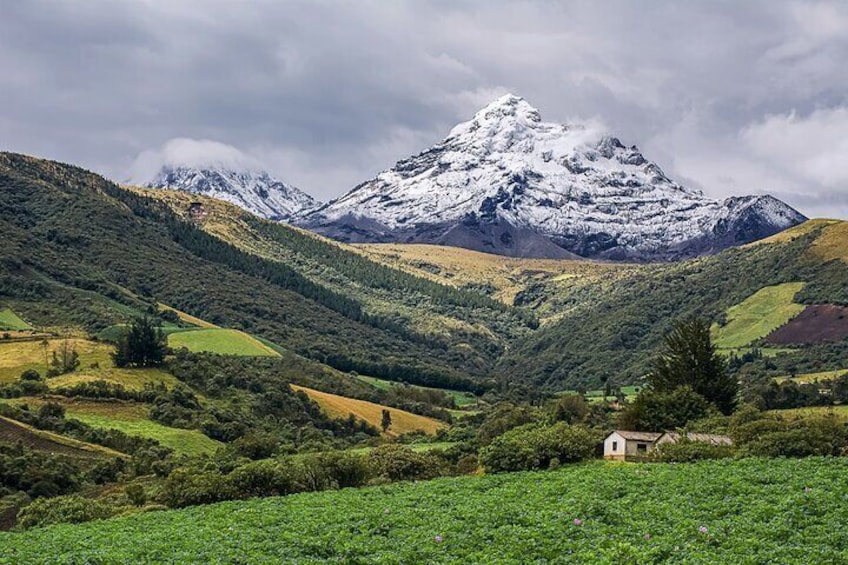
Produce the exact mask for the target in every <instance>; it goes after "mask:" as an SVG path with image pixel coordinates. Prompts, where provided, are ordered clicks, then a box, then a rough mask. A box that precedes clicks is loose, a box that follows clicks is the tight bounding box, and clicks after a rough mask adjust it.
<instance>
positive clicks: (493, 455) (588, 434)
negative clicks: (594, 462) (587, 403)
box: [480, 422, 601, 473]
mask: <svg viewBox="0 0 848 565" xmlns="http://www.w3.org/2000/svg"><path fill="white" fill-rule="evenodd" d="M600 441H601V438H600V436H599V435H598V434H596V433H595V432H593V431H592V430H589V429H588V428H586V427H583V426H572V425H569V424H566V423H565V422H558V423H556V424H554V425H552V426H540V425H538V424H528V425H524V426H521V427H518V428H515V429H513V430H510V431H508V432H506V433H505V434H503V435H502V436H500V437H498V438H495V440H494V441H493V442H492V443H491V444H489V445H488V446H487V447H485V448H483V450H482V451H481V452H480V460H481V462H482V464H483V466H484V467H485V468H486V470H487V471H492V472H495V473H497V472H503V471H525V470H529V469H546V468H548V467H550V466H551V462H552V461H554V460H556V461H557V463H556V464H555V465H559V464H562V463H574V462H577V461H582V460H584V459H589V458H590V457H592V455H593V454H594V452H595V447H596V446H597V445H598V443H599V442H600Z"/></svg>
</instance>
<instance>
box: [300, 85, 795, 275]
mask: <svg viewBox="0 0 848 565" xmlns="http://www.w3.org/2000/svg"><path fill="white" fill-rule="evenodd" d="M803 219H804V218H803V216H801V215H800V214H798V212H796V211H795V210H793V209H791V208H790V207H789V206H787V205H786V204H784V203H782V202H780V201H779V200H776V199H765V198H756V199H750V198H741V199H737V200H728V201H726V202H719V201H718V200H714V199H710V198H708V197H707V196H705V195H704V194H703V193H702V192H700V191H698V190H693V189H691V188H686V187H684V186H682V185H680V184H678V183H677V182H675V181H673V180H672V179H670V178H669V177H668V176H666V174H665V173H663V171H662V169H661V168H660V167H659V166H658V165H657V164H656V163H652V162H650V161H649V160H648V159H647V158H646V157H645V156H644V155H642V153H641V152H640V151H639V149H638V148H637V147H636V146H635V145H631V146H627V145H625V144H623V143H622V142H621V141H620V140H619V139H618V138H617V137H614V136H612V135H608V134H606V132H604V131H603V130H602V128H599V127H595V126H594V125H593V124H592V123H591V122H585V123H583V122H576V123H574V124H571V125H564V124H559V123H549V122H543V121H541V115H540V114H539V111H538V110H537V109H536V108H534V107H533V106H531V105H530V104H529V103H527V101H526V100H524V99H523V98H521V97H520V96H516V95H514V94H507V95H504V96H501V97H500V98H498V99H497V100H495V101H494V102H492V103H490V104H489V105H487V106H486V107H484V108H483V109H481V110H480V111H478V112H477V113H476V114H475V115H474V117H473V118H472V119H471V120H469V121H467V122H463V123H461V124H459V125H457V126H456V127H454V128H453V129H452V130H451V132H450V134H449V135H448V137H447V138H445V139H444V140H442V141H441V142H439V143H437V144H436V145H434V146H432V147H430V148H429V149H426V150H424V151H423V152H421V153H419V154H418V155H414V156H412V157H409V158H407V159H403V160H401V161H398V163H397V164H396V165H395V167H394V168H392V169H389V170H386V171H383V172H381V173H380V174H379V175H377V176H376V177H375V178H373V179H371V180H369V181H367V182H365V183H362V184H360V185H359V186H358V187H356V188H355V189H354V190H352V191H350V192H348V193H347V194H346V195H344V196H342V197H341V198H338V199H336V200H334V201H332V202H330V203H329V204H327V205H325V206H323V207H321V208H319V209H316V210H314V211H313V212H312V213H310V214H308V215H304V216H301V217H299V221H301V222H302V223H303V224H304V225H305V226H307V227H311V228H313V229H315V230H317V231H319V232H321V233H324V234H325V235H329V236H331V237H336V238H337V239H342V240H346V241H405V242H420V243H442V244H447V245H458V246H460V247H470V248H472V249H478V250H481V251H489V252H494V253H501V254H504V255H522V256H534V255H535V256H548V257H552V256H553V257H556V256H561V254H562V253H565V252H569V253H575V254H577V255H581V256H584V257H601V258H607V259H674V258H680V257H686V256H692V255H698V254H703V253H709V252H714V251H716V250H718V249H722V248H724V247H727V246H728V245H736V244H739V243H745V242H747V241H752V240H754V239H758V238H761V237H764V236H767V235H770V234H772V233H775V232H777V231H780V230H781V229H784V228H787V227H789V226H792V225H795V224H796V223H798V222H800V221H802V220H803ZM557 246H558V247H557Z"/></svg>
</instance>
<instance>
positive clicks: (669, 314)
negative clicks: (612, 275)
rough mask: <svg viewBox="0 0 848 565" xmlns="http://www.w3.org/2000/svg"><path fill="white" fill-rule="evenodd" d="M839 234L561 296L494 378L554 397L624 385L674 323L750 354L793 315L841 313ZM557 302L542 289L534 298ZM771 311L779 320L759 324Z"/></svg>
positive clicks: (788, 237) (844, 274) (831, 226)
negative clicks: (563, 304) (554, 314)
mask: <svg viewBox="0 0 848 565" xmlns="http://www.w3.org/2000/svg"><path fill="white" fill-rule="evenodd" d="M844 226H845V223H842V222H833V221H811V222H807V223H806V224H802V225H801V226H798V227H796V228H793V229H791V230H788V231H787V232H786V233H783V234H779V235H778V236H775V237H773V238H770V239H768V240H764V241H763V242H759V243H757V244H755V245H748V246H745V247H742V248H736V249H729V250H726V251H724V252H722V253H720V254H718V255H715V256H712V257H703V258H700V259H695V260H692V261H686V262H681V263H673V264H665V265H649V266H645V267H642V268H640V269H638V270H635V271H632V272H630V273H629V274H628V275H626V276H622V277H619V278H616V279H614V280H611V281H608V282H607V283H606V284H604V285H598V286H597V287H581V289H580V290H579V293H578V294H579V295H580V296H579V297H578V296H576V295H574V294H571V295H568V296H569V299H568V300H569V301H570V302H571V303H572V306H570V308H568V309H566V310H563V311H562V313H561V315H560V317H559V319H558V320H557V321H556V322H553V323H550V324H547V325H546V326H544V327H543V328H542V330H541V331H539V332H536V333H535V334H533V335H531V336H529V337H527V338H524V339H522V340H519V341H518V342H517V343H516V344H514V345H513V346H512V347H511V348H510V350H509V351H508V352H507V353H506V354H505V355H504V356H503V357H502V358H501V359H500V360H499V363H498V367H497V368H496V373H497V374H498V375H499V377H500V378H501V379H502V380H503V381H507V382H511V383H525V384H528V385H530V386H533V387H543V388H548V389H551V388H556V389H557V390H562V389H567V388H572V387H576V386H578V385H585V386H589V387H592V385H597V384H599V383H600V382H601V380H602V379H605V378H607V379H610V380H611V381H612V382H615V383H617V384H627V383H632V382H637V381H638V379H639V377H640V376H641V375H643V374H644V373H645V372H646V371H647V367H648V365H647V362H648V360H649V358H650V355H651V354H652V352H653V351H655V350H656V348H657V347H658V346H659V344H660V343H661V340H662V337H663V336H664V335H665V334H666V333H667V332H668V331H669V330H670V329H671V327H672V326H673V324H674V323H675V322H676V321H679V320H683V319H686V318H688V317H691V316H701V317H704V318H706V319H707V320H710V321H714V322H718V321H720V320H722V319H725V318H728V320H729V324H728V327H727V328H724V329H720V330H717V332H718V334H717V335H718V337H720V338H721V339H724V340H727V343H732V344H739V343H743V342H748V343H747V344H750V343H751V341H754V340H755V338H758V337H763V335H764V332H765V333H767V331H766V330H768V329H770V328H771V329H773V328H774V326H775V325H780V324H781V323H782V322H785V321H786V320H787V319H788V318H789V317H791V316H792V315H793V314H794V313H796V312H798V311H799V310H800V309H803V306H799V305H806V304H848V286H846V285H845V281H846V280H848V261H846V259H845V256H848V253H846V254H845V255H843V254H842V251H844V250H846V249H848V231H846V229H845V227H844ZM801 284H803V288H801ZM767 287H774V288H773V289H771V290H765V291H764V290H763V289H765V288H767ZM558 292H559V291H557V289H555V288H554V287H553V286H551V285H550V284H543V285H542V287H541V290H537V291H536V293H537V294H541V295H548V294H550V295H554V296H556V295H557V294H558ZM758 293H762V294H758ZM790 295H791V296H790ZM793 297H794V298H793ZM520 298H521V295H519V299H520ZM746 301H747V302H746ZM793 302H794V303H793ZM763 303H764V304H763ZM775 306H779V307H780V308H779V312H778V313H777V314H775V313H773V312H771V311H769V312H768V316H767V318H766V319H765V320H764V321H763V320H757V317H758V316H760V315H762V314H764V312H765V310H769V309H770V308H772V307H775ZM734 307H735V308H734ZM731 308H734V309H733V310H730V309H731ZM737 318H738V319H737ZM752 322H753V323H752ZM760 322H764V323H765V326H762V324H761V323H760ZM766 326H767V327H766ZM821 353H822V350H816V351H815V352H814V353H813V354H815V355H820V354H821ZM794 354H795V353H793V355H794ZM798 355H801V356H803V355H806V353H805V352H803V351H800V352H799V353H798ZM825 355H827V354H825ZM834 368H841V367H834Z"/></svg>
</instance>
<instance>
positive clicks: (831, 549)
mask: <svg viewBox="0 0 848 565" xmlns="http://www.w3.org/2000/svg"><path fill="white" fill-rule="evenodd" d="M846 478H848V468H846V462H845V461H843V460H839V459H818V458H812V459H804V460H781V459H777V460H758V459H745V460H739V461H735V460H723V461H707V462H701V463H695V464H686V465H679V464H678V465H668V464H656V465H652V466H650V467H649V468H645V467H642V466H634V465H627V464H604V463H593V464H589V465H579V466H571V467H567V468H563V469H561V470H558V471H548V472H535V473H515V474H507V475H494V476H484V477H465V478H455V479H440V480H435V481H428V482H418V483H403V484H397V485H392V486H389V487H376V488H364V489H345V490H341V491H335V492H332V491H331V492H322V493H313V494H301V495H292V496H288V497H285V498H266V499H255V500H249V501H245V502H228V503H222V504H215V505H209V506H200V507H195V508H190V509H186V510H179V511H168V512H152V513H147V514H136V515H133V516H129V517H125V518H118V519H113V520H105V521H98V522H92V523H88V524H82V525H78V526H73V525H59V526H49V527H46V528H43V529H36V530H32V531H29V532H25V533H0V555H2V557H0V561H3V562H8V563H19V564H24V563H48V562H49V563H83V562H104V563H155V562H161V561H163V560H173V559H175V558H176V559H177V560H179V561H183V562H198V563H200V562H203V563H216V562H217V563H229V562H255V563H260V562H274V563H281V562H283V563H338V562H346V563H504V564H519V563H529V562H533V563H537V562H538V563H544V562H564V561H567V562H574V563H660V562H675V563H705V564H706V563H715V564H719V563H770V562H775V563H842V562H845V561H846V560H848V546H846V545H845V541H844V540H845V539H846V537H848V530H846V527H848V526H846V521H845V520H844V519H843V517H844V515H845V514H846V512H848V500H846V498H845V497H844V496H843V494H844V492H845V491H846V489H848V479H846ZM807 488H808V489H809V490H805V489H807ZM340 509H345V511H343V512H341V511H339V510H340Z"/></svg>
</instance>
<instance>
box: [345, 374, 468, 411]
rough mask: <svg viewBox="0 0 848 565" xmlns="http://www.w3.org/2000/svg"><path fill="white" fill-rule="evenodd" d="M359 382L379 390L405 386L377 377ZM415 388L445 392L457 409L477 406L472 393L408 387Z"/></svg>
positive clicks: (364, 377)
mask: <svg viewBox="0 0 848 565" xmlns="http://www.w3.org/2000/svg"><path fill="white" fill-rule="evenodd" d="M357 378H358V379H359V380H361V381H363V382H366V383H368V384H370V385H371V386H373V387H375V388H379V389H380V390H391V388H392V387H395V386H404V385H402V384H400V383H396V382H394V381H387V380H384V379H378V378H376V377H367V376H365V375H359V376H358V377H357ZM408 386H411V387H414V388H420V389H423V390H438V391H441V392H444V393H445V394H447V395H448V396H451V397H453V400H454V402H455V403H456V405H457V407H459V408H462V407H464V406H473V405H475V404H477V397H476V396H475V395H474V394H473V393H471V392H465V391H462V390H451V389H448V388H434V387H427V386H419V385H408Z"/></svg>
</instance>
